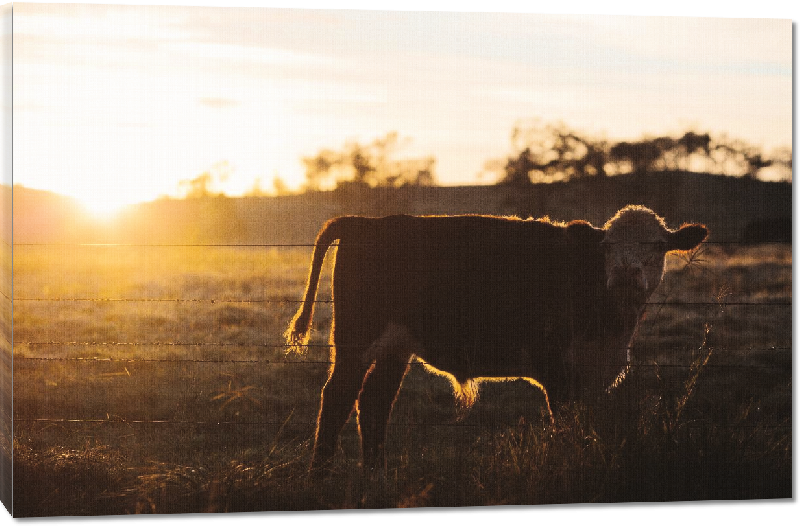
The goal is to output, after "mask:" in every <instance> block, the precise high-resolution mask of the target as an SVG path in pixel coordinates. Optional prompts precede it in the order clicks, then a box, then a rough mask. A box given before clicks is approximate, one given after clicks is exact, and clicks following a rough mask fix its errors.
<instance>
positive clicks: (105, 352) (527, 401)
mask: <svg viewBox="0 0 800 526" xmlns="http://www.w3.org/2000/svg"><path fill="white" fill-rule="evenodd" d="M308 258H309V251H308V250H307V249H305V250H304V249H236V248H224V247H220V248H208V247H205V248H203V247H192V248H175V247H169V248H167V247H54V246H46V247H41V246H25V247H20V249H19V250H17V252H16V254H15V283H14V285H15V297H16V298H21V299H22V300H21V301H18V302H17V303H16V304H15V311H14V328H15V333H14V334H15V341H16V342H17V344H16V345H15V349H14V352H15V357H16V360H15V363H14V366H15V367H14V376H15V378H14V379H15V383H14V385H15V392H14V397H15V400H14V401H15V405H14V411H15V418H16V426H15V477H16V479H15V483H16V484H17V488H18V491H16V492H15V515H19V516H32V515H95V514H122V513H178V512H222V511H253V510H278V509H334V508H354V507H361V506H369V505H376V503H377V504H378V505H386V506H396V507H415V506H462V505H481V504H483V505H490V504H537V503H556V502H562V503H566V502H616V501H662V500H676V499H677V500H694V499H740V498H775V497H790V496H791V489H792V484H791V482H792V480H791V381H792V378H791V350H790V349H791V307H790V306H787V304H790V303H791V247H790V246H786V245H764V246H756V247H749V248H744V247H732V248H731V247H729V248H724V247H719V246H713V245H711V246H709V247H708V248H707V249H705V251H704V252H703V253H700V254H698V255H697V256H696V257H695V259H693V260H692V262H691V264H690V265H688V266H687V265H686V261H681V260H679V259H674V260H672V261H670V263H669V270H670V273H669V274H668V276H667V278H666V280H665V283H664V284H663V286H662V288H661V289H660V291H661V292H662V295H661V301H664V302H666V303H665V304H664V305H654V306H651V307H650V308H649V309H648V317H647V319H646V320H645V322H644V324H643V326H642V328H641V332H640V335H639V339H638V340H637V344H636V348H635V349H634V355H635V358H636V364H637V367H636V368H634V370H633V372H632V373H631V374H630V375H629V377H628V378H627V379H626V382H625V383H624V384H623V386H622V388H621V389H620V390H619V391H618V392H617V393H615V395H614V396H613V397H610V398H609V399H608V400H606V401H603V402H602V403H601V404H598V406H597V407H592V408H586V407H577V406H576V407H568V408H563V411H562V412H560V414H559V420H558V421H557V422H556V425H555V426H551V425H549V423H548V420H547V418H546V417H545V416H544V411H545V409H544V397H543V396H542V395H541V393H540V392H538V391H537V390H535V389H534V388H533V387H531V386H530V385H529V384H527V383H524V382H510V383H503V384H488V385H486V386H485V387H484V388H483V391H482V393H481V398H480V399H479V400H478V402H477V403H476V405H475V407H474V408H473V409H472V411H471V412H470V413H469V414H468V415H467V416H466V417H464V418H462V419H459V418H458V416H459V415H458V414H457V412H456V408H455V404H454V400H453V396H452V393H451V391H450V386H449V384H448V383H447V381H446V380H444V379H442V378H438V377H434V376H432V375H429V374H427V373H425V372H424V371H423V370H422V368H421V367H416V366H415V367H412V371H411V373H410V374H409V376H408V377H407V378H406V380H405V381H404V385H403V389H402V390H401V395H400V397H399V399H398V402H397V404H396V406H395V411H394V413H393V416H392V422H391V426H390V430H389V439H388V443H387V450H388V456H389V472H388V474H387V483H386V488H385V492H384V494H383V495H381V496H380V498H379V499H378V500H376V501H370V499H365V498H364V497H365V496H366V495H367V494H368V493H369V492H367V491H366V490H367V489H368V488H365V487H364V486H363V481H362V480H361V479H360V477H359V470H358V457H359V452H358V437H357V434H356V429H355V425H354V423H353V422H352V421H351V422H350V423H348V425H347V426H346V428H345V431H344V433H343V435H342V439H341V452H340V454H338V455H337V457H336V459H335V462H336V464H335V466H334V475H333V476H332V477H331V478H329V479H328V480H326V481H324V482H322V483H320V484H316V485H315V484H311V483H310V481H309V480H308V478H307V476H306V468H307V466H308V460H309V456H310V445H311V437H312V434H313V421H314V418H315V416H316V412H317V408H318V397H319V392H320V389H321V387H322V384H323V383H324V381H325V377H326V372H327V367H328V366H327V364H326V363H325V361H326V360H327V349H326V348H324V346H320V347H311V348H310V349H309V352H308V353H307V354H306V355H304V356H302V357H299V356H296V355H288V356H287V355H286V354H285V352H284V351H285V350H284V349H283V348H282V347H280V346H277V345H274V344H278V343H280V341H281V338H280V335H281V334H282V333H283V331H284V330H285V327H286V324H287V323H288V320H289V319H290V318H291V316H292V314H293V313H294V310H295V308H296V306H297V305H296V304H294V303H286V302H283V303H281V302H279V301H277V300H281V299H291V300H295V299H299V298H300V296H301V291H302V288H303V285H304V281H305V277H306V271H307V264H308ZM327 272H329V269H328V268H326V273H327ZM322 283H323V286H324V287H327V285H328V283H329V276H327V275H326V276H324V277H323V280H322ZM328 293H329V291H328V290H326V289H325V288H323V289H322V290H321V291H320V297H321V298H325V297H327V294H328ZM97 298H107V299H116V300H119V299H127V300H145V299H146V300H154V299H159V300H169V301H74V300H81V299H97ZM31 300H36V301H31ZM45 300H46V301H45ZM50 300H55V301H50ZM174 300H183V301H174ZM212 300H213V301H212ZM263 300H270V302H264V301H263ZM731 302H733V303H737V305H730V303H731ZM751 303H757V304H751ZM776 303H777V304H776ZM329 328H330V309H329V307H328V306H327V305H324V304H323V305H320V306H319V308H318V309H317V315H316V317H315V327H314V333H313V338H312V344H324V343H326V342H327V333H328V331H329ZM53 342H60V343H53ZM176 342H177V343H179V344H180V345H174V343H176ZM298 360H301V361H302V362H303V363H287V362H295V361H298ZM37 419H40V420H37ZM42 419H43V420H42ZM61 419H76V420H84V421H82V422H67V421H60V420H61Z"/></svg>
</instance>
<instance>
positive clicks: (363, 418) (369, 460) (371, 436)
mask: <svg viewBox="0 0 800 526" xmlns="http://www.w3.org/2000/svg"><path fill="white" fill-rule="evenodd" d="M409 358H410V356H408V357H406V356H397V355H389V356H382V357H380V358H378V359H377V360H376V362H375V365H374V366H373V368H372V369H371V370H370V372H369V373H368V375H367V379H366V380H365V381H364V387H363V389H362V391H361V395H360V396H359V399H358V427H359V432H360V433H361V450H362V452H363V458H364V471H365V472H366V473H370V472H373V471H375V470H376V469H377V470H378V471H380V472H383V471H384V470H385V469H386V458H385V455H384V451H383V445H384V441H385V440H386V425H387V423H388V422H389V414H390V413H391V411H392V406H393V405H394V401H395V398H396V397H397V392H398V391H399V390H400V384H401V383H402V381H403V377H404V376H405V374H406V370H407V369H408V359H409Z"/></svg>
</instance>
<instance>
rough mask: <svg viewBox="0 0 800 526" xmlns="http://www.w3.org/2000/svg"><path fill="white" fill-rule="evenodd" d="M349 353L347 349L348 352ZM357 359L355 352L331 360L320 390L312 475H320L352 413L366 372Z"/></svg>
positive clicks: (365, 368)
mask: <svg viewBox="0 0 800 526" xmlns="http://www.w3.org/2000/svg"><path fill="white" fill-rule="evenodd" d="M348 351H349V349H348ZM352 357H358V358H360V356H358V353H350V352H348V353H347V354H344V353H343V354H342V355H341V356H340V357H338V358H337V359H336V360H335V363H334V365H333V366H332V367H331V373H330V376H329V377H328V381H327V382H326V383H325V387H323V389H322V402H321V404H320V410H319V418H318V420H317V433H316V437H315V440H314V453H313V457H312V460H311V471H312V474H314V475H316V476H320V475H322V470H321V468H323V467H324V466H325V465H326V464H327V463H328V462H329V461H330V459H331V457H333V454H334V453H335V452H336V443H337V440H338V438H339V433H341V431H342V428H343V427H344V425H345V423H347V419H348V418H349V417H350V413H351V412H352V411H353V406H354V405H355V402H356V399H357V398H358V392H359V390H360V389H361V384H362V383H363V381H364V375H365V374H366V371H367V367H368V366H367V365H365V364H364V363H363V362H362V361H361V360H360V359H353V358H352Z"/></svg>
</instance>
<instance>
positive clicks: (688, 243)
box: [667, 225, 708, 250]
mask: <svg viewBox="0 0 800 526" xmlns="http://www.w3.org/2000/svg"><path fill="white" fill-rule="evenodd" d="M706 236H708V229H707V228H706V227H704V226H703V225H684V226H682V227H680V228H679V229H678V230H676V231H674V232H670V233H669V236H668V237H667V250H692V249H693V248H695V247H696V246H697V245H699V244H700V243H702V242H703V240H704V239H705V238H706Z"/></svg>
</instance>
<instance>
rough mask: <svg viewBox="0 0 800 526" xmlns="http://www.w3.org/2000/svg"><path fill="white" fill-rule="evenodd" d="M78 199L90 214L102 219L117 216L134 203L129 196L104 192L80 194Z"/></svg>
mask: <svg viewBox="0 0 800 526" xmlns="http://www.w3.org/2000/svg"><path fill="white" fill-rule="evenodd" d="M78 201H79V202H80V204H81V206H82V207H83V208H84V210H86V212H87V213H88V214H89V215H91V216H92V217H93V218H94V219H97V220H102V221H110V220H112V219H114V218H116V217H117V215H119V213H120V212H121V211H122V210H123V209H124V208H125V207H127V206H129V205H131V204H133V201H131V199H130V198H129V197H128V198H126V196H124V195H120V194H113V193H103V192H97V193H95V194H89V195H85V196H80V197H78Z"/></svg>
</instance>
